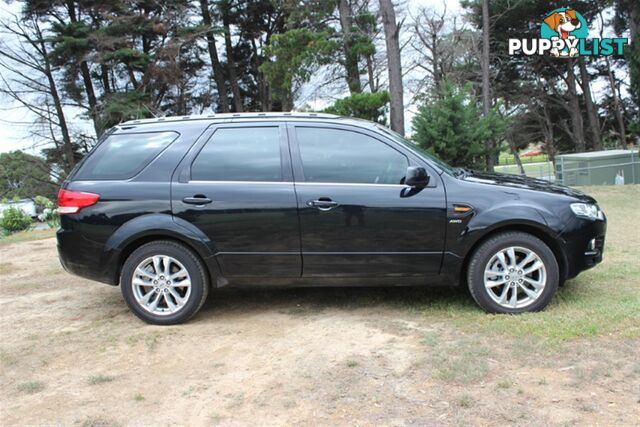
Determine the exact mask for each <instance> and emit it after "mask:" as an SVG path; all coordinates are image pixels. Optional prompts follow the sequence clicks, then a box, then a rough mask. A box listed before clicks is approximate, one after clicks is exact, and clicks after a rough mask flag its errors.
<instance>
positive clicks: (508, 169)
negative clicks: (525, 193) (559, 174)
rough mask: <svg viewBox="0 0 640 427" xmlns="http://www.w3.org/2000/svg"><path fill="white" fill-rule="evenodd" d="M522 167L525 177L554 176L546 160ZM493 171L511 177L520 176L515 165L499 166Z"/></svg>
mask: <svg viewBox="0 0 640 427" xmlns="http://www.w3.org/2000/svg"><path fill="white" fill-rule="evenodd" d="M522 167H523V168H524V172H525V174H526V175H527V176H530V177H534V178H541V177H545V176H553V175H554V174H555V171H554V169H553V163H551V162H549V161H546V160H544V161H542V162H528V163H523V165H522ZM495 170H496V172H500V173H508V174H512V175H519V174H520V169H519V168H518V166H517V165H506V166H503V165H500V166H496V168H495Z"/></svg>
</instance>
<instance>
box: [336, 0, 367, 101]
mask: <svg viewBox="0 0 640 427" xmlns="http://www.w3.org/2000/svg"><path fill="white" fill-rule="evenodd" d="M338 14H339V15H340V26H341V27H342V38H343V46H344V58H345V59H344V66H345V69H346V72H347V84H348V85H349V91H350V92H351V94H354V93H360V92H362V86H361V85H360V69H359V67H358V54H357V53H356V52H354V51H353V46H352V43H351V42H352V40H351V38H352V35H351V27H352V26H353V17H352V15H353V12H352V10H351V5H350V4H349V2H348V0H338Z"/></svg>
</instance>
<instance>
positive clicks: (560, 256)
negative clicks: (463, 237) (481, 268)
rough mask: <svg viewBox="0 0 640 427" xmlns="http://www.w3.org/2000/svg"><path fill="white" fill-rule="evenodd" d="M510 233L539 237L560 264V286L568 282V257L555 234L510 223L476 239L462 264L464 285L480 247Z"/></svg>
mask: <svg viewBox="0 0 640 427" xmlns="http://www.w3.org/2000/svg"><path fill="white" fill-rule="evenodd" d="M509 231H518V232H521V233H527V234H531V235H532V236H535V237H537V238H538V239H540V240H542V241H543V242H544V244H546V245H547V246H548V247H549V249H551V252H553V255H554V256H555V258H556V261H557V262H558V268H559V270H560V271H559V276H560V286H562V285H563V284H564V281H565V280H566V275H567V271H568V260H567V257H566V255H565V253H564V251H563V250H562V247H561V245H560V243H559V242H558V240H557V239H556V238H555V237H554V236H553V234H552V233H551V232H550V231H549V230H548V229H546V228H544V227H542V226H540V225H533V224H530V223H509V224H502V225H498V226H496V227H495V228H492V229H491V230H489V231H487V232H486V233H485V234H483V235H482V236H481V237H480V238H478V239H476V241H475V242H474V243H473V244H472V245H471V247H470V248H469V250H468V251H467V253H466V254H465V257H464V261H463V263H462V269H461V270H460V271H461V273H460V280H461V281H462V284H464V285H466V280H467V269H468V268H469V263H470V262H471V258H472V257H473V255H474V254H475V252H476V251H477V250H478V248H479V247H480V245H482V244H483V243H484V242H486V241H487V240H489V239H490V238H492V237H494V236H496V235H498V234H501V233H506V232H509Z"/></svg>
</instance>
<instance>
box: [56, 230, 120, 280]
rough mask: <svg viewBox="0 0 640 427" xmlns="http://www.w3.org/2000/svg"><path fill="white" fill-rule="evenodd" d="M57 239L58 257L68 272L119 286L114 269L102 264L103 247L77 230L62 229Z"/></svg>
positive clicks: (57, 234)
mask: <svg viewBox="0 0 640 427" xmlns="http://www.w3.org/2000/svg"><path fill="white" fill-rule="evenodd" d="M56 238H57V240H58V257H59V258H60V263H61V264H62V267H63V268H64V269H65V270H66V271H67V272H69V273H71V274H75V275H76V276H80V277H83V278H85V279H90V280H95V281H97V282H102V283H106V284H108V285H117V282H116V280H115V279H114V277H113V268H111V267H110V266H109V265H104V263H103V262H102V245H99V244H98V243H95V242H91V241H90V240H88V239H86V238H85V237H84V236H83V235H82V234H81V233H80V232H78V231H76V230H65V229H60V230H58V232H57V233H56Z"/></svg>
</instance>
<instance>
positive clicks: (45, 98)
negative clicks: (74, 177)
mask: <svg viewBox="0 0 640 427" xmlns="http://www.w3.org/2000/svg"><path fill="white" fill-rule="evenodd" d="M0 28H1V30H2V31H3V32H5V33H6V34H9V35H11V36H12V37H15V43H12V44H11V45H10V44H8V43H6V42H0V68H2V69H4V71H5V72H6V74H5V73H3V74H2V75H0V81H1V83H2V85H1V86H0V93H1V94H3V95H5V96H7V97H8V98H9V99H11V100H12V101H13V102H16V103H18V104H19V105H21V106H22V107H24V108H26V109H27V110H28V111H29V112H30V113H32V114H33V115H34V116H35V117H36V122H37V123H39V124H40V127H41V129H40V130H39V131H36V132H39V133H38V136H39V137H41V138H43V139H45V140H46V141H48V142H49V143H52V144H53V145H54V146H55V147H56V149H58V150H59V151H60V152H61V153H63V155H62V156H61V160H62V162H61V166H62V169H63V170H64V171H65V172H67V173H68V172H70V171H71V169H73V167H74V166H75V164H76V153H75V150H74V147H73V144H72V142H71V132H70V130H69V126H68V124H67V118H66V115H65V112H64V105H63V99H62V96H61V94H60V91H59V89H58V83H57V78H56V76H55V75H54V70H53V67H52V64H51V60H50V56H49V47H48V45H47V41H46V39H45V35H44V34H43V32H42V28H41V26H40V23H39V22H38V20H37V19H36V18H26V19H23V20H20V19H18V17H15V16H13V17H12V18H11V19H10V20H7V21H4V22H2V23H0Z"/></svg>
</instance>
